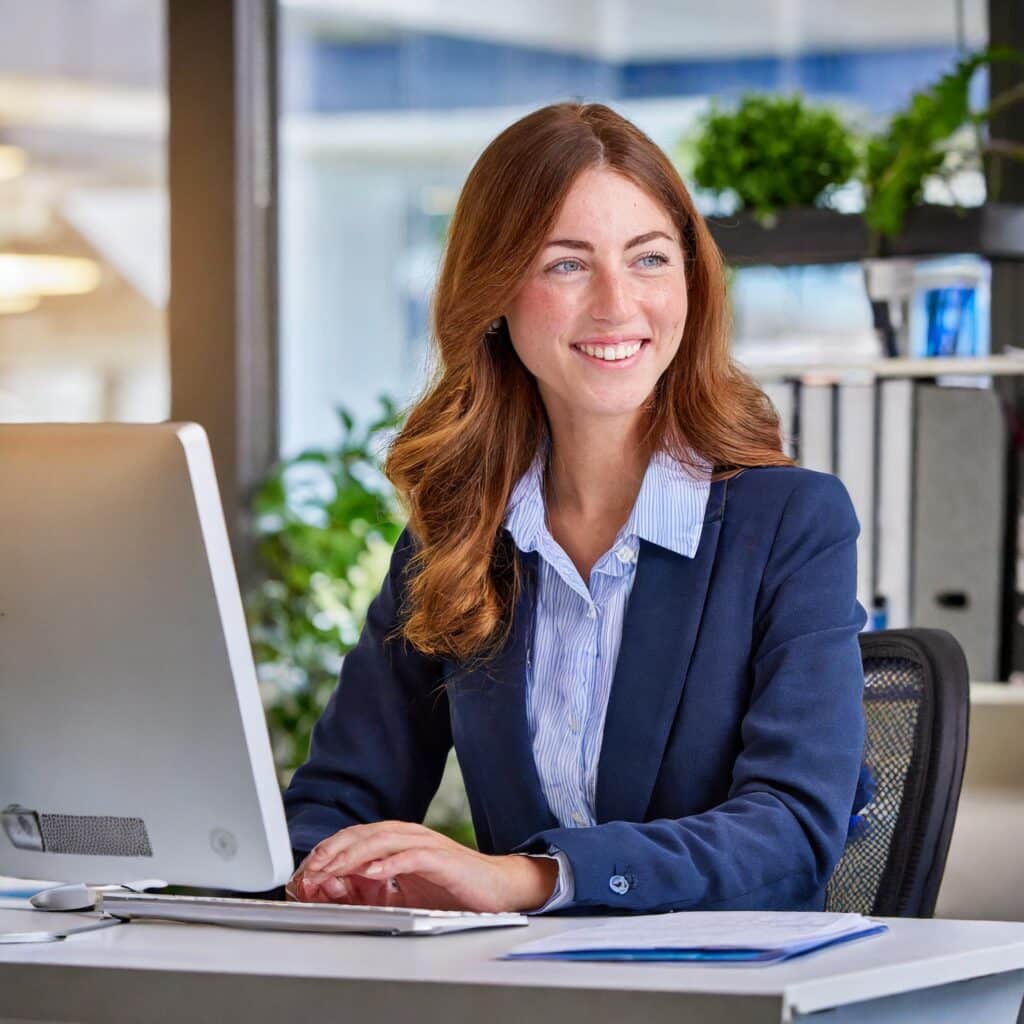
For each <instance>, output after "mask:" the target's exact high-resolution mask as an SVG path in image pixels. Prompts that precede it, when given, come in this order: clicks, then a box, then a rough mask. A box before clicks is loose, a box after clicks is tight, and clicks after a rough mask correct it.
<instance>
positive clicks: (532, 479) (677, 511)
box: [505, 445, 712, 558]
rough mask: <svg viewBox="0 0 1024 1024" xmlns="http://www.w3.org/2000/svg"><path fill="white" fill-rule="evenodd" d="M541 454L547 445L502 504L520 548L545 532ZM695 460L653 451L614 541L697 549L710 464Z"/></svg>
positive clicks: (532, 545)
mask: <svg viewBox="0 0 1024 1024" xmlns="http://www.w3.org/2000/svg"><path fill="white" fill-rule="evenodd" d="M546 455H547V450H546V446H543V445H542V446H541V448H540V449H539V450H538V452H537V454H536V455H535V456H534V459H533V462H532V463H531V464H530V467H529V469H527V471H526V472H525V473H524V474H523V475H522V476H521V477H520V478H519V480H518V481H517V483H516V485H515V487H513V489H512V494H511V496H510V498H509V501H508V505H507V507H506V514H505V527H506V529H507V530H508V531H509V533H511V534H512V539H513V540H514V541H515V543H516V547H518V548H519V549H520V550H521V551H535V550H537V549H538V548H539V547H540V545H541V538H542V536H543V535H544V534H546V533H547V526H546V525H545V522H544V517H545V509H544V489H543V485H544V464H545V461H546ZM694 462H695V465H694V466H693V467H689V466H685V465H683V464H682V463H681V462H679V461H678V460H677V459H675V458H673V457H672V456H671V455H670V454H669V453H668V452H666V451H664V450H659V451H657V452H655V453H654V455H653V456H652V457H651V460H650V462H649V463H648V465H647V469H646V471H645V472H644V478H643V481H642V482H641V484H640V491H639V493H638V494H637V497H636V502H635V503H634V505H633V510H632V512H630V514H629V518H628V519H627V520H626V524H625V526H623V528H622V529H621V530H620V531H619V536H618V540H619V541H623V540H628V539H629V538H630V537H640V538H642V539H643V540H646V541H649V542H650V543H652V544H657V545H658V546H659V547H663V548H667V549H668V550H669V551H674V552H675V553H676V554H679V555H685V556H686V557H687V558H692V557H693V556H694V555H695V554H696V552H697V545H698V544H699V543H700V535H701V528H702V526H703V523H704V516H705V513H706V510H707V502H708V495H709V493H710V491H711V469H712V467H711V464H710V463H709V462H707V461H706V460H704V459H701V458H699V457H695V458H694Z"/></svg>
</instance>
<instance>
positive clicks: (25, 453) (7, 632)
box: [0, 423, 292, 892]
mask: <svg viewBox="0 0 1024 1024" xmlns="http://www.w3.org/2000/svg"><path fill="white" fill-rule="evenodd" d="M291 871H292V854H291V848H290V843H289V841H288V832H287V827H286V824H285V817H284V809H283V806H282V803H281V796H280V790H279V788H278V784H277V779H276V777H275V774H274V766H273V761H272V758H271V751H270V743H269V740H268V736H267V728H266V721H265V718H264V714H263V708H262V705H261V701H260V697H259V690H258V687H257V681H256V673H255V668H254V665H253V658H252V651H251V648H250V646H249V639H248V634H247V632H246V625H245V617H244V613H243V610H242V602H241V599H240V596H239V590H238V581H237V578H236V575H235V570H234V565H233V562H232V558H231V550H230V547H229V544H228V535H227V530H226V528H225V523H224V515H223V511H222V509H221V503H220V497H219V493H218V490H217V483H216V478H215V475H214V468H213V461H212V459H211V456H210V448H209V444H208V441H207V438H206V434H205V433H204V431H203V429H202V428H201V427H200V426H198V425H197V424H194V423H154V424H112V423H105V424H48V423H47V424H42V423H40V424H0V875H11V876H15V877H19V878H45V879H53V880H56V881H69V882H89V883H96V884H103V883H112V884H117V883H122V882H126V881H129V880H134V879H141V878H159V879H163V880H165V881H167V882H168V883H170V884H178V885H189V886H199V887H208V888H218V889H232V890H237V891H242V892H258V891H264V890H268V889H271V888H273V887H275V886H278V885H280V884H282V883H283V882H285V881H287V879H288V877H289V876H290V874H291Z"/></svg>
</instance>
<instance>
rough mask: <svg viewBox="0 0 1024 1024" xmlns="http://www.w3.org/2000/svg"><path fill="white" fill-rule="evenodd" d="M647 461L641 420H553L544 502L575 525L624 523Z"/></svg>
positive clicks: (634, 498) (634, 499) (638, 488)
mask: <svg viewBox="0 0 1024 1024" xmlns="http://www.w3.org/2000/svg"><path fill="white" fill-rule="evenodd" d="M647 462H648V454H647V453H646V452H645V450H644V448H643V445H642V444H641V424H640V422H639V420H634V421H632V422H625V421H617V420H602V421H590V422H587V423H582V422H579V421H576V422H556V421H552V422H551V454H550V459H549V463H548V474H547V481H546V483H547V497H548V501H549V503H550V504H551V505H552V506H553V507H555V508H557V509H558V510H559V511H560V513H561V514H562V515H571V516H572V517H573V518H574V519H576V520H578V521H582V522H597V521H604V520H608V519H612V520H614V521H615V522H617V523H619V522H620V521H621V522H625V520H626V518H628V516H629V511H630V509H631V508H632V507H633V503H634V502H635V501H636V496H637V494H638V492H639V490H640V484H641V483H642V482H643V477H644V471H645V470H646V468H647Z"/></svg>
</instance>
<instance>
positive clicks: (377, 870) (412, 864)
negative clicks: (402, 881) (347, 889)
mask: <svg viewBox="0 0 1024 1024" xmlns="http://www.w3.org/2000/svg"><path fill="white" fill-rule="evenodd" d="M446 866H450V867H452V868H454V864H453V862H452V860H451V858H450V857H446V856H445V854H444V851H443V850H440V849H438V848H437V847H434V846H414V847H407V848H406V849H404V850H401V851H399V852H398V853H393V854H391V855H390V856H387V857H382V858H381V859H380V860H375V861H373V862H372V863H371V864H369V865H368V866H367V867H366V869H365V870H364V871H363V874H366V875H369V876H370V877H371V878H394V877H395V876H397V875H411V874H418V875H422V876H423V877H424V878H426V879H427V880H428V881H431V882H440V883H441V884H443V882H444V878H445V876H446V875H447V874H449V873H450V871H446V870H445V869H446Z"/></svg>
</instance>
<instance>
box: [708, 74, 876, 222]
mask: <svg viewBox="0 0 1024 1024" xmlns="http://www.w3.org/2000/svg"><path fill="white" fill-rule="evenodd" d="M693 155H694V162H693V180H694V181H695V182H696V184H697V185H699V186H700V187H701V188H705V189H708V190H709V191H711V192H713V193H715V194H716V195H718V196H723V195H728V196H731V197H732V198H733V199H734V200H735V202H736V206H737V209H738V210H749V211H751V212H752V213H753V214H754V215H755V216H756V217H757V218H758V219H759V220H760V221H761V222H762V223H763V224H765V225H766V226H770V225H771V224H772V223H773V222H774V219H775V216H776V214H777V211H779V210H780V209H789V208H792V207H813V206H826V207H827V206H828V205H829V204H830V201H831V198H832V196H833V194H834V193H835V191H836V190H837V189H838V188H839V187H840V186H842V185H843V184H845V183H846V182H848V181H850V180H851V178H853V176H854V174H855V172H856V170H857V166H858V155H857V149H856V137H855V135H854V133H853V132H852V131H851V129H850V128H849V127H848V126H847V125H846V124H845V123H844V122H843V121H842V120H841V119H840V118H839V116H838V115H837V114H835V113H834V112H833V111H831V110H830V109H828V108H825V107H814V106H811V105H810V104H808V103H806V102H805V101H804V100H803V99H802V98H801V97H800V96H775V95H762V94H748V95H746V96H744V97H743V98H742V99H741V100H740V102H739V104H738V105H737V106H736V108H735V109H734V110H731V111H727V110H723V109H721V108H720V107H718V106H717V105H712V107H711V110H710V111H709V112H708V114H707V115H706V116H705V117H704V118H703V119H702V121H701V123H700V128H699V134H698V136H697V138H696V139H695V140H694V142H693Z"/></svg>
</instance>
